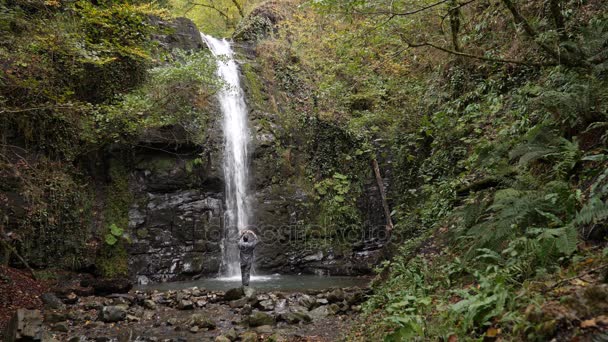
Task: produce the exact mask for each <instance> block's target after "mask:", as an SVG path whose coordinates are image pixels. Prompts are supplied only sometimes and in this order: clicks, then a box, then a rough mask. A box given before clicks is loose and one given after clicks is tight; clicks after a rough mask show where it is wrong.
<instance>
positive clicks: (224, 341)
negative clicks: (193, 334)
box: [215, 335, 231, 342]
mask: <svg viewBox="0 0 608 342" xmlns="http://www.w3.org/2000/svg"><path fill="white" fill-rule="evenodd" d="M230 341H231V339H229V338H228V337H226V336H224V335H220V336H218V337H216V338H215V342H230Z"/></svg>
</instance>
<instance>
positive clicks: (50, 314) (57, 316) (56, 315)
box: [44, 311, 68, 324]
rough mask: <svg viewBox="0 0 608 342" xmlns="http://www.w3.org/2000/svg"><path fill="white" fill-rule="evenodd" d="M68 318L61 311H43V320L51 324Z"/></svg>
mask: <svg viewBox="0 0 608 342" xmlns="http://www.w3.org/2000/svg"><path fill="white" fill-rule="evenodd" d="M67 319H68V315H67V314H65V313H63V312H56V311H46V312H45V313H44V322H45V323H49V324H53V323H59V322H65V321H67Z"/></svg>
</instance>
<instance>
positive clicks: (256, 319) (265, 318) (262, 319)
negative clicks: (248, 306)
mask: <svg viewBox="0 0 608 342" xmlns="http://www.w3.org/2000/svg"><path fill="white" fill-rule="evenodd" d="M247 323H248V324H249V326H250V327H259V326H261V325H272V324H274V317H272V316H271V315H269V314H267V313H264V312H260V311H257V312H254V313H252V314H251V315H249V317H248V318H247Z"/></svg>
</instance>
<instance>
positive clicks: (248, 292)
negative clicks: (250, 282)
mask: <svg viewBox="0 0 608 342" xmlns="http://www.w3.org/2000/svg"><path fill="white" fill-rule="evenodd" d="M242 289H243V293H244V295H245V297H247V298H253V297H255V296H256V294H257V291H256V290H255V289H254V288H253V287H251V286H244V287H243V288H242Z"/></svg>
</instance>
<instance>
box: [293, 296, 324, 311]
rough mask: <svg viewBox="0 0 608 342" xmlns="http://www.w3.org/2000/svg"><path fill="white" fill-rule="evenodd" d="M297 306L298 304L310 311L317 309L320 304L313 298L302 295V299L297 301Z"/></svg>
mask: <svg viewBox="0 0 608 342" xmlns="http://www.w3.org/2000/svg"><path fill="white" fill-rule="evenodd" d="M298 304H300V305H301V306H303V307H305V308H307V309H308V310H312V309H314V308H316V307H318V306H319V305H320V304H319V303H318V302H317V299H316V298H313V297H311V296H309V295H306V294H305V295H302V297H300V299H299V300H298Z"/></svg>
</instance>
